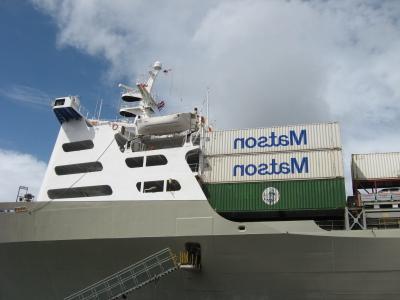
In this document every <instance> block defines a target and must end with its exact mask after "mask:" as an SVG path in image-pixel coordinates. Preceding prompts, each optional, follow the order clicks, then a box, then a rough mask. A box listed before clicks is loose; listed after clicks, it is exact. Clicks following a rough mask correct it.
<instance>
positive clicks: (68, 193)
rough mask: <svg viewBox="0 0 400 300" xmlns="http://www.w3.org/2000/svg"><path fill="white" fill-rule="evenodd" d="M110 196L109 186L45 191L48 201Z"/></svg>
mask: <svg viewBox="0 0 400 300" xmlns="http://www.w3.org/2000/svg"><path fill="white" fill-rule="evenodd" d="M111 194H112V189H111V187H110V186H109V185H92V186H83V187H76V188H64V189H52V190H48V191H47V195H48V196H49V198H50V199H63V198H84V197H98V196H108V195H111Z"/></svg>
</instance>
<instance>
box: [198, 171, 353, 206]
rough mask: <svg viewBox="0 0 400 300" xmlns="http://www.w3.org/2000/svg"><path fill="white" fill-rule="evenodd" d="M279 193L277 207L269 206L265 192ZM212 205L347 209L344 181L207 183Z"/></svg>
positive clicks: (335, 179) (208, 196) (206, 191)
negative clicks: (268, 190)
mask: <svg viewBox="0 0 400 300" xmlns="http://www.w3.org/2000/svg"><path fill="white" fill-rule="evenodd" d="M267 188H274V189H275V191H276V190H277V191H278V192H279V200H278V201H277V202H276V203H275V204H266V202H265V199H264V200H263V192H264V191H265V190H266V189H267ZM204 191H205V193H206V195H207V198H208V201H209V203H210V205H211V206H212V207H213V208H214V209H215V210H216V211H218V212H252V211H254V212H257V211H290V210H311V209H337V208H344V207H345V204H346V194H345V185H344V179H343V178H334V179H319V180H293V181H268V182H265V181H264V182H242V183H219V184H205V185H204Z"/></svg>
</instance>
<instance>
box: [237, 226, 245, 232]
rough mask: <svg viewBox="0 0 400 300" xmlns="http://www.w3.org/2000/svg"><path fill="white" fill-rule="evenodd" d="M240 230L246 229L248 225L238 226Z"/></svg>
mask: <svg viewBox="0 0 400 300" xmlns="http://www.w3.org/2000/svg"><path fill="white" fill-rule="evenodd" d="M238 229H239V231H246V226H244V225H239V226H238Z"/></svg>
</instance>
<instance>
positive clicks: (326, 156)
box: [202, 150, 343, 183]
mask: <svg viewBox="0 0 400 300" xmlns="http://www.w3.org/2000/svg"><path fill="white" fill-rule="evenodd" d="M336 177H343V159H342V151H341V150H325V151H304V152H279V153H262V154H244V155H224V156H210V157H205V158H204V169H203V173H202V180H203V181H204V182H208V183H217V182H243V181H275V180H297V179H318V178H336Z"/></svg>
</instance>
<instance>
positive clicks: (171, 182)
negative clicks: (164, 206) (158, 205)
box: [167, 179, 181, 192]
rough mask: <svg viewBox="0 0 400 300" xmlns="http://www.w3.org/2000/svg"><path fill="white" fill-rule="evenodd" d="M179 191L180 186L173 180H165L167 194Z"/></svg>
mask: <svg viewBox="0 0 400 300" xmlns="http://www.w3.org/2000/svg"><path fill="white" fill-rule="evenodd" d="M180 189H181V185H180V184H179V182H178V181H176V180H175V179H168V180H167V192H173V191H179V190H180Z"/></svg>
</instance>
